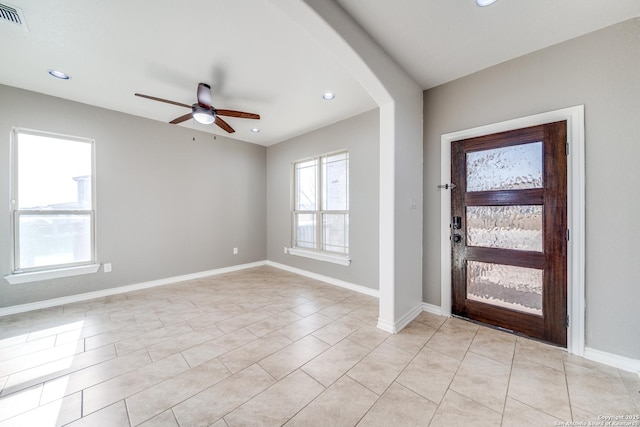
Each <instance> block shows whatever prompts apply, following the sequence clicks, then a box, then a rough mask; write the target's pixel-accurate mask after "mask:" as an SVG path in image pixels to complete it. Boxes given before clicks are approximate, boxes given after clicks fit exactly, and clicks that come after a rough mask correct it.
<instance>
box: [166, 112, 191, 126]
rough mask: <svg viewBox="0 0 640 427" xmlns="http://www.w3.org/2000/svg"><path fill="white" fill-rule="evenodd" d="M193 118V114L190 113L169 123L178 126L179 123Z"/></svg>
mask: <svg viewBox="0 0 640 427" xmlns="http://www.w3.org/2000/svg"><path fill="white" fill-rule="evenodd" d="M191 118H193V114H192V113H188V114H185V115H184V116H180V117H178V118H176V119H173V120H171V121H170V122H169V123H171V124H172V125H177V124H178V123H182V122H184V121H187V120H189V119H191Z"/></svg>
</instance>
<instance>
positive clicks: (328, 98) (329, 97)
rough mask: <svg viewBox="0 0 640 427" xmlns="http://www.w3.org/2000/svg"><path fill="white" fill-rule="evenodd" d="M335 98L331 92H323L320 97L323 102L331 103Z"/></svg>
mask: <svg viewBox="0 0 640 427" xmlns="http://www.w3.org/2000/svg"><path fill="white" fill-rule="evenodd" d="M335 97H336V94H335V93H333V92H325V93H324V95H322V99H324V100H325V101H331V100H332V99H333V98H335Z"/></svg>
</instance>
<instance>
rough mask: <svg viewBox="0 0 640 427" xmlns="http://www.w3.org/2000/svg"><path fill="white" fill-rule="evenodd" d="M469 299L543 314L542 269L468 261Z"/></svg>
mask: <svg viewBox="0 0 640 427" xmlns="http://www.w3.org/2000/svg"><path fill="white" fill-rule="evenodd" d="M467 299H470V300H474V301H479V302H483V303H485V304H491V305H495V306H499V307H503V308H508V309H511V310H517V311H521V312H525V313H529V314H537V315H542V270H538V269H535V268H524V267H514V266H511V265H502V264H491V263H485V262H477V261H468V262H467Z"/></svg>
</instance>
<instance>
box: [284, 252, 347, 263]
mask: <svg viewBox="0 0 640 427" xmlns="http://www.w3.org/2000/svg"><path fill="white" fill-rule="evenodd" d="M287 252H288V253H289V255H296V256H301V257H305V258H311V259H315V260H318V261H325V262H331V263H333V264H340V265H344V266H347V267H348V266H349V265H350V264H351V258H349V257H348V256H346V255H337V254H336V255H333V254H328V253H326V252H317V251H310V250H306V249H299V248H287Z"/></svg>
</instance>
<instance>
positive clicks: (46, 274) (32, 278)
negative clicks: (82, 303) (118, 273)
mask: <svg viewBox="0 0 640 427" xmlns="http://www.w3.org/2000/svg"><path fill="white" fill-rule="evenodd" d="M99 268H100V264H90V265H82V266H80V267H68V268H58V269H55V270H44V271H33V272H29V273H17V274H9V275H8V276H4V279H5V280H6V281H7V282H9V284H11V285H19V284H22V283H31V282H38V281H41V280H50V279H59V278H61V277H71V276H80V275H82V274H91V273H95V272H96V271H98V269H99Z"/></svg>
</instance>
